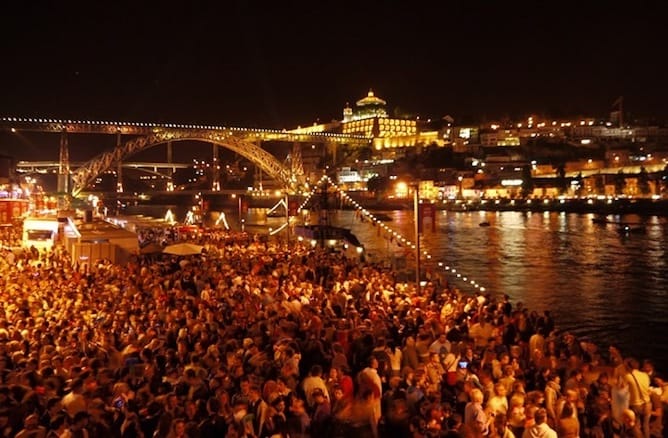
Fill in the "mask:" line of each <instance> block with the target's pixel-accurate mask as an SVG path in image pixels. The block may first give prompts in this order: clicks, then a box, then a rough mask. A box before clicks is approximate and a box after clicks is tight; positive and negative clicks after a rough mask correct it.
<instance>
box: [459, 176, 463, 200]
mask: <svg viewBox="0 0 668 438" xmlns="http://www.w3.org/2000/svg"><path fill="white" fill-rule="evenodd" d="M463 179H464V177H463V176H461V175H459V176H458V177H457V181H459V193H457V198H458V199H464V194H463V192H462V180H463Z"/></svg>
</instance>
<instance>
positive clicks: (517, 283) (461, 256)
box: [144, 210, 668, 370]
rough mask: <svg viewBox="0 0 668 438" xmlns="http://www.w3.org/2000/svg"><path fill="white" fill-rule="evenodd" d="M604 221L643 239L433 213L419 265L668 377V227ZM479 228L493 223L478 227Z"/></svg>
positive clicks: (367, 228)
mask: <svg viewBox="0 0 668 438" xmlns="http://www.w3.org/2000/svg"><path fill="white" fill-rule="evenodd" d="M385 213H386V214H387V215H388V216H390V217H391V218H392V221H391V222H385V223H386V224H387V225H388V226H390V227H391V228H392V229H393V230H396V231H397V232H399V233H400V234H402V235H403V236H405V237H406V238H408V239H410V240H413V229H414V226H413V213H412V212H411V211H391V212H385ZM144 214H147V213H146V212H144ZM161 214H164V213H159V214H158V215H161ZM235 215H236V213H235V212H229V213H228V219H230V220H231V222H236V217H235ZM609 218H610V219H614V220H623V221H625V222H642V223H644V224H645V226H646V228H645V232H644V233H638V234H630V235H628V236H623V235H620V234H619V233H618V231H617V227H616V226H615V225H611V224H608V225H598V224H594V223H593V222H592V216H591V215H579V214H565V213H520V212H494V213H492V212H463V213H459V212H439V213H438V218H437V227H436V231H435V232H432V230H431V226H430V224H429V223H428V222H427V223H426V224H425V225H426V226H425V232H424V234H423V235H422V238H421V246H422V249H423V250H426V251H428V252H429V253H430V254H431V255H432V259H431V261H429V262H426V261H425V262H424V264H425V265H426V266H425V268H427V267H432V268H433V269H444V268H438V265H437V262H439V261H441V262H443V263H444V264H445V265H449V266H451V267H455V268H456V269H457V272H458V273H461V274H462V277H466V278H467V281H466V282H464V281H463V280H462V279H461V278H459V279H458V278H456V277H455V276H453V275H452V274H450V276H449V278H450V279H451V281H452V284H454V285H456V286H457V287H459V288H460V289H461V290H463V291H470V292H473V291H474V289H473V287H472V286H471V285H470V281H471V280H474V281H476V282H477V283H479V284H480V285H482V286H484V287H485V288H486V291H487V292H490V293H492V294H501V293H507V294H508V295H509V296H510V297H511V299H512V300H513V302H515V301H522V302H523V303H524V304H525V305H526V306H527V307H528V308H529V309H531V310H537V311H539V312H542V311H543V310H545V309H550V310H551V311H552V313H553V315H554V317H555V319H556V322H557V325H558V328H559V329H561V330H567V331H571V332H573V333H575V334H576V335H579V336H582V337H586V338H588V339H589V340H591V341H594V342H595V343H597V344H598V345H599V346H600V347H607V346H608V345H610V344H615V345H618V346H619V347H620V348H621V349H622V352H623V354H625V355H634V356H637V357H639V358H641V359H642V358H652V359H654V360H655V361H656V362H657V365H658V367H659V368H660V369H662V370H668V342H667V339H668V337H667V336H666V333H668V261H667V254H666V247H667V244H668V223H667V221H666V218H659V217H647V218H641V217H637V216H625V217H622V218H620V217H613V216H610V217H609ZM283 221H284V219H282V218H265V217H264V213H263V211H258V210H251V212H250V213H249V216H248V217H247V218H246V223H247V224H258V226H257V227H255V228H254V227H253V226H252V225H249V229H260V228H261V227H265V229H266V227H274V228H277V226H279V225H280V224H281V223H283ZM331 221H332V223H333V224H334V225H339V226H344V227H348V228H351V229H352V231H353V233H354V234H355V235H356V236H357V237H358V238H359V239H360V241H362V242H363V243H364V245H365V248H366V252H367V253H368V254H370V256H371V257H372V258H380V257H388V256H391V255H395V256H402V255H404V253H405V249H404V248H400V247H398V246H397V245H396V243H394V242H392V243H390V242H389V240H387V239H386V238H385V237H382V236H379V233H378V228H377V227H373V226H371V224H370V223H369V222H368V221H365V222H360V220H359V219H357V218H356V216H355V214H354V213H353V212H352V211H337V212H333V213H332V215H331ZM482 221H488V222H489V223H490V226H489V227H481V226H479V223H480V222H482ZM233 226H235V225H233ZM409 263H412V262H410V261H409Z"/></svg>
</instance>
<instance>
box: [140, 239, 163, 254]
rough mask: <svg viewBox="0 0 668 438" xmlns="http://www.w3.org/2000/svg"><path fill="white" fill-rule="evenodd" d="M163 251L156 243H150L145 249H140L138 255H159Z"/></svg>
mask: <svg viewBox="0 0 668 438" xmlns="http://www.w3.org/2000/svg"><path fill="white" fill-rule="evenodd" d="M162 250H163V246H162V245H160V244H159V243H156V242H151V243H149V244H148V245H146V246H145V247H143V248H141V249H140V250H139V253H140V254H144V255H148V254H159V253H161V252H162Z"/></svg>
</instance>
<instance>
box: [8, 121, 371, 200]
mask: <svg viewBox="0 0 668 438" xmlns="http://www.w3.org/2000/svg"><path fill="white" fill-rule="evenodd" d="M0 129H5V130H11V131H12V132H16V131H17V130H22V131H37V132H53V133H88V134H116V135H117V136H118V137H119V140H120V136H121V135H124V134H126V135H134V136H138V137H135V138H133V139H131V140H129V141H126V142H125V143H124V144H120V141H119V144H118V145H117V146H116V147H115V148H114V149H113V150H112V151H108V152H104V153H102V154H100V155H99V156H97V157H95V158H93V159H92V160H90V161H88V162H87V163H85V164H84V165H83V166H81V167H79V168H78V169H76V170H75V171H74V172H71V178H72V181H73V186H72V190H71V193H72V195H74V196H76V195H78V194H79V193H81V192H82V191H83V190H84V189H85V188H86V187H87V186H88V184H90V183H91V182H92V181H93V180H94V179H95V177H97V176H98V175H99V174H101V173H103V172H104V171H106V170H107V169H109V168H110V167H111V166H112V165H113V164H114V163H121V162H123V160H125V159H126V158H128V157H129V156H131V155H133V154H135V153H137V152H140V151H142V150H145V149H148V148H150V147H153V146H156V145H159V144H163V143H169V142H173V141H186V140H195V141H206V142H210V143H213V144H215V145H218V146H222V147H225V148H227V149H230V150H232V151H233V152H236V153H238V154H239V155H241V156H243V157H244V158H247V159H249V160H250V161H252V162H253V163H255V164H257V165H258V166H259V167H260V168H261V169H262V170H263V171H264V172H266V173H267V174H268V175H269V176H270V177H272V178H274V179H276V180H277V181H278V182H279V183H280V184H282V185H283V186H284V187H286V188H291V189H294V188H295V187H296V186H297V185H299V184H300V183H302V182H303V181H300V178H301V177H303V176H302V175H295V174H294V173H293V172H291V171H290V170H289V169H287V168H286V167H285V166H284V165H283V163H281V162H279V161H278V160H277V159H276V158H275V157H274V156H273V155H271V154H270V153H268V152H267V151H265V150H264V149H262V148H261V147H260V146H259V145H258V144H259V143H260V142H262V141H287V142H310V141H319V142H322V141H325V142H327V143H347V144H355V145H362V144H363V145H368V144H369V142H370V138H368V137H365V136H355V135H341V134H334V133H327V132H316V133H297V132H292V131H287V130H276V129H258V128H239V127H223V126H212V125H183V124H171V123H168V124H158V123H133V122H105V121H81V120H61V119H45V118H21V117H2V118H0ZM61 148H62V141H61ZM67 161H69V158H68V159H67ZM61 162H62V149H61ZM61 164H62V163H61ZM66 167H67V170H66V172H67V173H70V172H69V163H67V164H66ZM62 170H63V169H62V166H61V171H62Z"/></svg>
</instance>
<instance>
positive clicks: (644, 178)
mask: <svg viewBox="0 0 668 438" xmlns="http://www.w3.org/2000/svg"><path fill="white" fill-rule="evenodd" d="M638 191H639V192H640V194H642V195H649V194H650V193H651V191H652V190H651V188H650V187H649V175H648V173H647V169H645V167H644V166H640V173H639V174H638Z"/></svg>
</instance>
